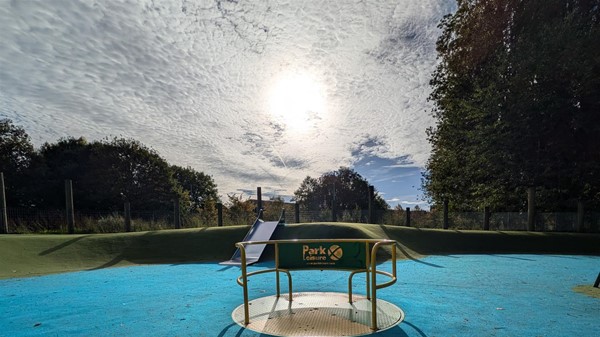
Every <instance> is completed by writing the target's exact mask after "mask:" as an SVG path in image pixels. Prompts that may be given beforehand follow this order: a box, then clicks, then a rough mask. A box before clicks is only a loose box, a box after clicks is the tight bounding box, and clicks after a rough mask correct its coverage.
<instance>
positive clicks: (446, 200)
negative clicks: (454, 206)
mask: <svg viewBox="0 0 600 337" xmlns="http://www.w3.org/2000/svg"><path fill="white" fill-rule="evenodd" d="M448 225H449V221H448V199H444V224H443V228H444V229H448Z"/></svg>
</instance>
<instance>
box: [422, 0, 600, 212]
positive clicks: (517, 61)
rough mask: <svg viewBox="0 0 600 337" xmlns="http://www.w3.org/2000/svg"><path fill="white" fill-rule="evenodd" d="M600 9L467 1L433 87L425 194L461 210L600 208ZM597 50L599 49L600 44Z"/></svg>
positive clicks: (557, 2) (446, 33)
mask: <svg viewBox="0 0 600 337" xmlns="http://www.w3.org/2000/svg"><path fill="white" fill-rule="evenodd" d="M599 8H600V1H599V0H593V1H577V0H566V1H565V0H550V1H541V0H530V1H518V0H508V1H500V0H488V1H483V0H461V1H458V10H457V12H456V13H454V14H453V15H449V16H446V17H445V18H444V19H443V20H442V22H441V24H440V28H442V31H443V32H442V35H441V37H440V38H439V40H438V43H437V50H438V54H439V60H440V62H439V65H438V67H437V68H436V70H435V72H434V74H433V78H432V80H431V84H432V86H433V92H432V94H431V96H430V99H431V100H432V101H433V103H434V116H435V117H436V119H437V125H436V127H435V128H434V129H429V130H428V136H429V141H430V143H431V144H432V155H431V157H430V159H429V161H428V164H427V168H428V171H427V173H426V174H425V176H424V182H423V185H424V187H425V190H426V193H427V196H428V197H429V198H430V200H431V201H433V202H434V203H441V202H442V200H444V199H448V200H449V201H450V205H452V207H454V208H458V209H474V208H480V207H482V206H491V207H493V208H496V209H505V210H510V209H521V208H522V207H523V206H524V205H525V202H524V201H525V197H524V196H525V190H526V189H527V187H529V186H535V187H537V188H538V195H539V197H538V205H539V206H540V207H542V208H546V209H554V210H556V209H557V208H558V207H561V205H563V206H562V207H564V205H569V204H572V201H573V200H574V199H576V198H585V199H587V200H590V201H592V202H595V203H596V204H597V205H598V203H599V201H600V200H599V196H600V195H599V193H598V192H599V187H598V186H600V184H599V175H598V174H597V172H598V171H599V169H600V167H599V163H600V152H599V149H600V147H598V146H597V145H596V144H597V141H595V139H593V137H594V136H592V135H595V134H598V132H600V124H599V123H598V122H597V112H598V111H600V100H599V99H598V97H600V93H599V90H600V79H599V77H598V76H597V74H598V73H600V72H599V71H600V69H599V67H600V58H599V57H598V55H600V49H599V48H600V47H598V43H597V41H599V40H600V30H599V28H600V27H599V24H600V20H599V19H600V9H599ZM595 41H596V42H595Z"/></svg>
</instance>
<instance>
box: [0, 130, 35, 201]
mask: <svg viewBox="0 0 600 337" xmlns="http://www.w3.org/2000/svg"><path fill="white" fill-rule="evenodd" d="M33 160H35V151H34V149H33V145H32V144H31V140H30V138H29V135H28V134H27V133H26V132H25V130H24V129H23V128H21V127H19V126H15V125H14V124H13V123H12V121H11V120H10V119H0V172H3V173H4V178H5V181H4V183H5V188H6V196H7V199H8V200H7V206H11V207H14V206H22V204H23V203H24V202H25V201H24V198H25V195H24V190H25V187H24V185H25V184H26V182H27V180H28V179H27V170H28V169H29V166H30V165H31V162H32V161H33Z"/></svg>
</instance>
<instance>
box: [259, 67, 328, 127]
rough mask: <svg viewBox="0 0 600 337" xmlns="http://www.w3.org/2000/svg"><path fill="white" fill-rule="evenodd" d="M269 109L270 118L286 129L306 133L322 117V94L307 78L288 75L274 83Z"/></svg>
mask: <svg viewBox="0 0 600 337" xmlns="http://www.w3.org/2000/svg"><path fill="white" fill-rule="evenodd" d="M269 105H270V112H271V114H272V115H273V117H274V118H275V119H277V120H280V121H281V122H283V124H284V125H285V127H286V128H287V129H290V130H295V131H306V130H308V129H310V128H311V127H312V126H314V124H315V123H317V122H318V120H319V119H320V118H321V116H322V115H323V114H324V113H325V91H324V88H323V86H322V85H321V84H320V83H319V82H318V81H317V80H315V79H314V78H313V77H311V76H310V75H308V74H287V75H283V76H281V77H280V78H279V79H278V80H276V81H275V84H274V85H273V87H272V88H271V91H270V94H269Z"/></svg>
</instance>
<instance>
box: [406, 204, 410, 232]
mask: <svg viewBox="0 0 600 337" xmlns="http://www.w3.org/2000/svg"><path fill="white" fill-rule="evenodd" d="M406 227H410V207H406Z"/></svg>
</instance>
